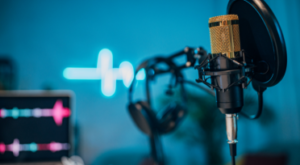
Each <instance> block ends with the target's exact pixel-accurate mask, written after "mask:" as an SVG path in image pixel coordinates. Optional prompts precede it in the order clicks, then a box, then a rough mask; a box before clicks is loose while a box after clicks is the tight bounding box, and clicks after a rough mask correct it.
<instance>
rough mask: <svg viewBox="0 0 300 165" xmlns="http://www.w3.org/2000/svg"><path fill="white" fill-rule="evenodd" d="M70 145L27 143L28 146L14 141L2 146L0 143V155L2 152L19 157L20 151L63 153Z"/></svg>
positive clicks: (17, 140)
mask: <svg viewBox="0 0 300 165" xmlns="http://www.w3.org/2000/svg"><path fill="white" fill-rule="evenodd" d="M69 149H70V145H69V144H68V143H58V142H51V143H48V144H47V143H42V144H37V143H34V142H32V143H29V144H20V141H19V139H14V141H13V143H12V144H4V143H0V153H1V154H3V153H4V152H13V154H14V156H15V157H18V156H19V153H20V152H21V151H30V152H37V151H52V152H57V151H63V150H69Z"/></svg>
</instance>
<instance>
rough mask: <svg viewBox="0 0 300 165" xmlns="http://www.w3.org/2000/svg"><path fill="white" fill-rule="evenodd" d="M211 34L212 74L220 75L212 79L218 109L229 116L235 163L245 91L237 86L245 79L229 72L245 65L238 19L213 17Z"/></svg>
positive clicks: (228, 130) (231, 146) (210, 24)
mask: <svg viewBox="0 0 300 165" xmlns="http://www.w3.org/2000/svg"><path fill="white" fill-rule="evenodd" d="M209 32H210V41H211V52H212V54H211V58H213V59H214V60H213V61H212V62H211V63H210V71H212V72H214V73H215V74H219V75H217V76H214V75H212V76H211V83H212V85H213V86H215V87H217V88H218V89H217V90H215V92H216V102H217V107H218V108H219V109H220V111H221V112H222V113H223V114H226V115H225V116H226V117H225V119H226V133H227V138H228V144H229V145H230V154H231V156H232V159H233V161H232V162H233V163H235V160H234V157H235V156H236V143H237V142H238V141H237V113H238V112H240V111H241V109H242V107H243V88H242V84H239V83H236V84H234V83H235V82H238V81H239V79H240V78H241V77H242V75H241V73H240V72H236V73H233V72H230V71H232V70H235V69H238V68H240V67H241V64H242V63H243V58H242V53H241V44H240V33H239V18H238V16H237V15H223V16H217V17H212V18H210V19H209ZM224 71H225V72H224ZM226 71H228V72H226ZM220 73H222V74H220Z"/></svg>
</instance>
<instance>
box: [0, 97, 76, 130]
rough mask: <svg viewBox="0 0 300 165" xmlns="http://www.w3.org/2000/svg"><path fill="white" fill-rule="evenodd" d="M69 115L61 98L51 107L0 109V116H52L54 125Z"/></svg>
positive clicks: (68, 110)
mask: <svg viewBox="0 0 300 165" xmlns="http://www.w3.org/2000/svg"><path fill="white" fill-rule="evenodd" d="M70 115H71V111H70V109H69V108H65V107H63V102H62V101H61V100H57V101H56V102H55V104H54V107H53V108H52V109H47V108H45V109H41V108H34V109H18V108H13V109H4V108H2V109H0V117H1V118H6V117H12V118H14V119H17V118H19V117H35V118H40V117H53V119H54V122H55V123H56V125H58V126H60V125H61V124H62V122H63V118H66V117H69V116H70Z"/></svg>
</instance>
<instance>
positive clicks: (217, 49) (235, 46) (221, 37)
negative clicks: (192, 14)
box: [208, 14, 241, 58]
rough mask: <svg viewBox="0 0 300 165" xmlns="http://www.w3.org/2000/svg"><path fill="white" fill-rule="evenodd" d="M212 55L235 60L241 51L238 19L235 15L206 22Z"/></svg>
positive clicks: (223, 16)
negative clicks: (221, 55)
mask: <svg viewBox="0 0 300 165" xmlns="http://www.w3.org/2000/svg"><path fill="white" fill-rule="evenodd" d="M208 23H209V32H210V40H211V51H212V54H219V53H221V54H226V56H227V57H228V58H237V56H238V54H239V53H238V52H239V51H240V50H241V43H240V32H239V18H238V16H237V15H232V14H231V15H222V16H217V17H212V18H210V19H209V21H208Z"/></svg>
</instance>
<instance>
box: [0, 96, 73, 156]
mask: <svg viewBox="0 0 300 165" xmlns="http://www.w3.org/2000/svg"><path fill="white" fill-rule="evenodd" d="M70 115H71V108H70V97H69V96H67V95H64V96H63V95H60V96H54V95H26V94H22V95H5V96H1V95H0V162H38V161H60V159H61V157H62V156H68V155H69V151H70V149H71V143H70V137H69V136H70V130H69V128H70V126H69V123H70Z"/></svg>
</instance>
